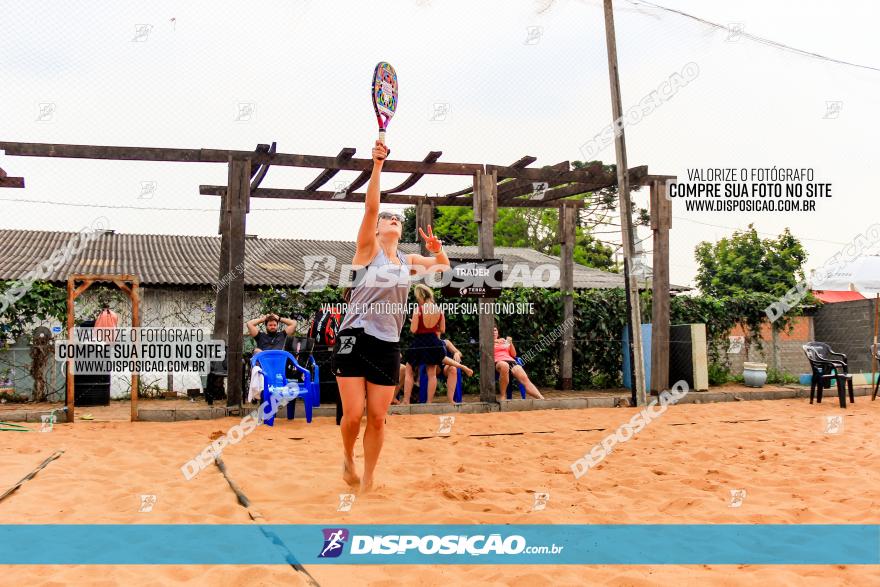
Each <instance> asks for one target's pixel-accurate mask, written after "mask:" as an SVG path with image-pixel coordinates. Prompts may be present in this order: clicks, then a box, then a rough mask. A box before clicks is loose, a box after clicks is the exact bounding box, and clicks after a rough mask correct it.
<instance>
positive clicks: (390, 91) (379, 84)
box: [373, 61, 397, 129]
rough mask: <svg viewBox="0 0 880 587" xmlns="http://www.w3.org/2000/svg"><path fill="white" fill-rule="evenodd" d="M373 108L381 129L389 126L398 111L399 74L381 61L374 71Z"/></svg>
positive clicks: (388, 64)
mask: <svg viewBox="0 0 880 587" xmlns="http://www.w3.org/2000/svg"><path fill="white" fill-rule="evenodd" d="M373 108H374V109H375V111H376V118H377V119H378V120H379V128H380V129H384V128H385V127H387V126H388V121H389V120H391V117H392V116H394V111H395V110H397V72H396V71H394V68H393V67H391V64H390V63H386V62H385V61H380V62H379V63H378V65H376V69H375V70H374V71H373ZM383 117H384V120H383Z"/></svg>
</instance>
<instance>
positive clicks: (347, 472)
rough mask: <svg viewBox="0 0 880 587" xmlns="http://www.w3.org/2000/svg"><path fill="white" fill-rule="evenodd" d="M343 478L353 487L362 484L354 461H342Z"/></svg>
mask: <svg viewBox="0 0 880 587" xmlns="http://www.w3.org/2000/svg"><path fill="white" fill-rule="evenodd" d="M342 479H343V480H345V482H346V483H348V484H349V485H351V486H352V487H356V486H357V485H360V483H361V478H360V477H358V474H357V469H356V467H355V466H354V461H351V460H348V459H345V460H343V461H342Z"/></svg>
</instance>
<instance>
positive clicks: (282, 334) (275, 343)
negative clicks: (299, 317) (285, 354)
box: [247, 314, 296, 354]
mask: <svg viewBox="0 0 880 587" xmlns="http://www.w3.org/2000/svg"><path fill="white" fill-rule="evenodd" d="M262 323H265V324H266V331H265V332H260V331H259V330H258V329H257V325H258V324H262ZM279 323H281V324H284V330H278V324H279ZM295 329H296V320H291V319H290V318H279V317H278V316H277V315H276V314H264V315H262V316H260V317H259V318H254V319H253V320H249V321H248V323H247V331H248V336H250V337H252V338H253V339H254V344H255V345H256V348H254V354H257V353H259V352H260V351H269V350H274V351H283V350H284V343H285V342H287V337H288V336H292V335H293V332H294V330H295Z"/></svg>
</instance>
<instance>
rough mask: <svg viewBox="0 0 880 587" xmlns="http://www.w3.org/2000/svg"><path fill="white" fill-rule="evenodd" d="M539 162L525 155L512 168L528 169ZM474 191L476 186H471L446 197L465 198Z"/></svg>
mask: <svg viewBox="0 0 880 587" xmlns="http://www.w3.org/2000/svg"><path fill="white" fill-rule="evenodd" d="M537 160H538V158H537V157H532V156H531V155H524V156H522V157H520V158H519V159H517V160H516V161H514V162H513V164H512V165H511V167H515V168H517V169H521V168H524V167H528V166H529V165H531V164H532V163H534V162H535V161H537ZM473 191H474V186H469V187H466V188H464V189H461V190H458V191H457V192H452V193H451V194H446V195H445V196H444V197H446V198H455V197H458V196H463V195H465V194H470V193H473Z"/></svg>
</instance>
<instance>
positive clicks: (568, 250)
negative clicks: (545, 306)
mask: <svg viewBox="0 0 880 587" xmlns="http://www.w3.org/2000/svg"><path fill="white" fill-rule="evenodd" d="M576 214H577V209H576V208H575V207H573V206H571V205H568V204H566V203H565V202H563V204H562V206H561V207H560V208H559V242H560V247H559V290H560V293H562V325H563V330H562V344H561V346H560V349H559V385H558V386H557V387H558V389H562V390H571V389H572V352H573V350H574V244H575V226H576V222H575V217H576Z"/></svg>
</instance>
